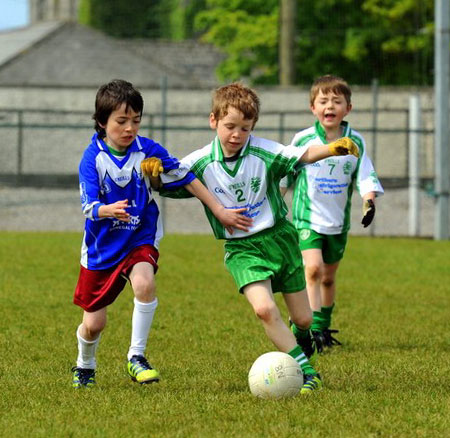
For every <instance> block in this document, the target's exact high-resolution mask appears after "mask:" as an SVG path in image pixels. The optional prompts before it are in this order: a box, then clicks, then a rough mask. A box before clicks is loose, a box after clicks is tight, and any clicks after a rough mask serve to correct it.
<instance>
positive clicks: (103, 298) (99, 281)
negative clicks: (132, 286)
mask: <svg viewBox="0 0 450 438" xmlns="http://www.w3.org/2000/svg"><path fill="white" fill-rule="evenodd" d="M158 257H159V253H158V251H157V250H156V249H155V248H154V247H153V246H152V245H141V246H138V247H136V248H134V249H133V250H132V251H131V252H130V253H129V254H128V255H127V256H126V257H125V258H124V259H123V260H122V261H121V262H120V263H119V264H118V265H116V266H113V267H112V268H109V269H101V270H98V271H94V270H91V269H86V268H84V267H83V266H80V275H79V277H78V283H77V287H76V288H75V295H74V297H73V302H74V303H75V304H77V305H78V306H80V307H82V308H83V309H84V310H85V311H86V312H95V311H96V310H99V309H102V308H103V307H106V306H108V305H109V304H111V303H112V302H114V300H115V299H116V298H117V297H118V295H119V294H120V292H122V290H123V288H124V287H125V285H126V284H127V280H128V275H129V274H130V271H131V269H132V268H133V266H134V265H135V264H136V263H139V262H147V263H150V264H151V265H152V266H153V268H154V270H155V273H156V271H157V269H158V265H157V262H158Z"/></svg>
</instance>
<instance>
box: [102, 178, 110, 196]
mask: <svg viewBox="0 0 450 438" xmlns="http://www.w3.org/2000/svg"><path fill="white" fill-rule="evenodd" d="M100 191H101V193H102V195H103V194H105V193H110V192H111V186H110V185H109V184H108V183H107V182H106V181H103V184H102V187H101V189H100Z"/></svg>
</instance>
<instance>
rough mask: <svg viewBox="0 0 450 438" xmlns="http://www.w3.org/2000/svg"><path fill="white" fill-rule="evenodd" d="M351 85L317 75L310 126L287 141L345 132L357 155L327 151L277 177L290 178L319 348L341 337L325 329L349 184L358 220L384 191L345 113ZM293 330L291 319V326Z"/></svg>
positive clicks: (321, 139)
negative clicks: (357, 199) (359, 208)
mask: <svg viewBox="0 0 450 438" xmlns="http://www.w3.org/2000/svg"><path fill="white" fill-rule="evenodd" d="M351 94H352V93H351V90H350V87H349V86H348V84H347V82H345V81H344V80H343V79H342V78H339V77H337V76H332V75H325V76H322V77H319V78H318V79H317V80H316V81H315V82H314V83H313V85H312V87H311V91H310V108H311V111H312V113H313V114H314V116H315V117H316V119H317V120H316V123H315V124H314V126H312V127H310V128H307V129H304V130H302V131H300V132H298V133H297V134H296V135H295V136H294V138H293V139H292V142H291V145H292V146H295V147H300V148H301V147H304V146H307V145H310V144H324V145H326V144H327V143H331V142H333V141H335V140H337V139H338V138H341V137H350V138H351V139H352V141H353V142H354V143H355V144H356V145H358V149H359V158H356V157H353V156H351V155H348V156H345V157H332V158H327V159H324V160H320V161H318V162H316V163H314V164H312V165H307V166H305V167H304V168H303V169H301V170H300V172H298V173H296V174H294V175H290V176H289V177H288V178H285V179H284V180H283V181H282V183H281V184H282V186H283V187H282V191H283V192H285V191H286V187H287V186H289V185H291V184H293V183H295V185H294V194H293V205H292V218H293V223H294V225H295V227H296V228H297V229H298V233H299V240H300V249H301V251H302V256H303V261H304V263H305V274H306V285H307V291H308V297H309V302H310V304H311V307H312V310H313V323H312V326H311V328H312V333H313V336H314V339H315V341H316V345H317V347H318V350H319V351H322V349H323V347H332V346H333V345H340V344H341V343H340V342H339V341H338V340H337V339H336V338H335V333H337V330H332V329H330V326H331V316H332V312H333V308H334V305H335V295H336V272H337V269H338V267H339V263H340V261H341V259H342V257H343V256H344V250H345V246H346V243H347V234H348V231H349V229H350V210H351V197H352V193H353V189H354V187H355V188H356V189H357V190H358V192H359V194H360V195H361V196H362V198H363V218H362V224H363V226H364V227H367V226H368V225H370V223H371V222H372V220H373V218H374V215H375V197H376V196H380V195H382V194H383V188H382V186H381V184H380V181H379V180H378V177H377V174H376V173H375V170H374V168H373V165H372V162H371V160H370V158H369V156H368V154H367V149H366V145H365V142H364V139H363V137H362V136H361V134H359V133H358V132H357V131H355V130H353V129H351V128H350V125H349V124H348V122H346V121H344V118H345V117H346V116H347V114H348V113H349V112H350V111H351V109H352V103H351ZM292 328H293V330H296V328H295V325H293V326H292Z"/></svg>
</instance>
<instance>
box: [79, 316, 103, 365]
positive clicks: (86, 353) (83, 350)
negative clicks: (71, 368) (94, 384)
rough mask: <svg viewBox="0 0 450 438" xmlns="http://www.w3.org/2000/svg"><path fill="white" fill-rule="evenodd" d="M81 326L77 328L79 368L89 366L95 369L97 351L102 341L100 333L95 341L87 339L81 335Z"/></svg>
mask: <svg viewBox="0 0 450 438" xmlns="http://www.w3.org/2000/svg"><path fill="white" fill-rule="evenodd" d="M80 327H81V325H80V326H78V329H77V339H78V358H77V367H78V368H89V369H93V370H95V369H96V368H97V362H96V360H95V353H96V352H97V347H98V343H99V341H100V335H99V336H98V338H97V339H95V340H94V341H86V339H84V338H82V337H81V335H80Z"/></svg>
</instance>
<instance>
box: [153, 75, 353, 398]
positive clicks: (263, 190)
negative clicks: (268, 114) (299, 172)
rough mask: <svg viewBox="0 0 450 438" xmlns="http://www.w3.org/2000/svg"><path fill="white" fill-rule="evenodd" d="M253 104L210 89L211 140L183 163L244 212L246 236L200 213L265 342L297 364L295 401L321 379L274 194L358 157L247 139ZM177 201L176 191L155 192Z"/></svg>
mask: <svg viewBox="0 0 450 438" xmlns="http://www.w3.org/2000/svg"><path fill="white" fill-rule="evenodd" d="M259 106H260V104H259V98H258V96H257V95H256V93H255V92H254V91H253V90H251V89H250V88H248V87H245V86H243V85H242V84H239V83H233V84H230V85H226V86H224V87H221V88H219V89H218V90H216V92H215V94H214V97H213V105H212V111H211V114H210V116H209V123H210V127H211V129H213V130H215V131H216V133H217V136H216V138H215V139H214V140H213V141H212V142H211V143H210V144H209V145H207V146H205V147H204V148H202V149H199V150H196V151H194V152H192V153H191V154H189V155H188V156H187V157H185V158H183V160H181V162H182V163H183V164H184V165H186V166H188V168H190V169H191V170H192V171H193V172H194V173H195V175H196V176H197V177H198V178H199V179H200V180H201V181H202V182H203V183H204V184H205V186H206V187H207V188H208V190H209V191H210V192H211V193H212V194H213V195H214V196H215V198H216V199H217V200H218V202H220V203H221V204H223V205H224V206H225V207H227V208H246V209H247V210H248V211H247V212H246V213H245V214H246V215H247V216H249V217H252V218H253V224H252V225H251V226H250V229H249V231H248V232H246V233H244V232H242V231H240V230H237V231H236V233H234V234H230V233H229V232H228V231H227V229H226V228H225V227H223V226H221V225H220V223H219V222H218V221H217V220H216V219H215V217H214V216H213V214H212V212H211V211H209V209H208V208H207V207H206V208H205V210H206V214H207V216H208V219H209V222H210V224H211V227H212V229H213V231H214V234H215V236H216V238H218V239H225V240H226V242H225V265H226V267H227V269H228V270H229V272H230V273H231V275H232V276H233V278H234V280H235V282H236V284H237V286H238V289H239V291H240V292H241V293H242V294H243V295H244V296H245V297H246V298H247V300H248V301H249V303H250V305H251V306H252V308H253V311H254V313H255V314H256V316H257V317H258V318H259V320H260V321H261V323H262V325H263V328H264V330H265V333H266V335H267V336H268V338H269V339H270V340H271V341H272V342H273V344H274V345H275V346H276V347H277V348H278V349H279V350H280V351H283V352H286V353H288V354H290V355H291V356H292V357H294V358H295V359H296V361H297V362H298V363H299V365H300V367H301V369H302V371H303V374H304V385H303V387H302V389H301V393H302V394H310V393H311V392H312V391H314V390H317V389H320V388H321V386H322V380H321V377H320V375H319V374H318V373H317V371H316V370H315V369H314V368H313V364H312V363H311V362H310V360H308V357H310V358H311V357H312V356H313V355H314V346H313V342H312V338H311V335H310V331H309V328H310V324H311V320H312V316H311V309H310V307H309V303H308V296H307V294H306V291H305V278H304V273H303V265H302V259H301V253H300V249H299V247H298V236H297V232H296V230H295V228H294V226H293V225H292V224H291V223H290V222H289V221H288V220H287V219H286V214H287V207H286V204H285V203H284V202H283V198H282V197H281V194H280V191H279V183H280V179H281V178H282V177H283V176H285V175H286V174H287V173H288V172H290V171H292V170H294V169H297V168H298V167H301V166H302V165H303V164H304V163H311V162H314V161H317V160H319V159H322V158H326V157H329V156H331V155H339V154H344V155H345V154H349V153H350V154H351V153H355V154H357V153H358V151H357V148H356V146H355V145H354V144H353V143H352V142H351V141H350V140H349V139H342V140H341V141H339V142H336V143H332V144H330V145H326V146H310V147H306V148H301V149H299V148H296V147H292V146H288V147H286V146H283V145H281V144H279V143H276V142H274V141H270V140H265V139H262V138H258V137H254V136H253V135H251V132H252V130H253V128H254V127H255V124H256V122H257V120H258V115H259ZM161 193H162V194H163V195H167V196H170V195H172V196H175V195H179V196H183V195H186V193H185V192H183V191H178V193H176V194H175V193H174V192H170V193H168V192H166V191H162V192H161ZM275 292H282V293H283V298H284V300H285V302H286V305H287V308H288V311H289V316H290V318H291V320H292V321H294V322H295V324H296V325H297V326H298V327H299V328H300V329H299V333H298V336H297V338H296V337H295V336H294V334H293V333H292V332H291V330H290V329H289V328H288V326H287V325H286V324H285V322H284V321H283V319H282V317H281V313H280V310H279V309H278V306H277V305H276V302H275V300H274V293H275Z"/></svg>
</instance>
